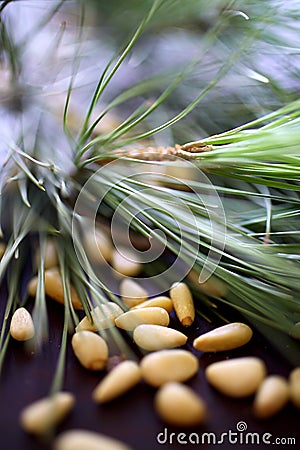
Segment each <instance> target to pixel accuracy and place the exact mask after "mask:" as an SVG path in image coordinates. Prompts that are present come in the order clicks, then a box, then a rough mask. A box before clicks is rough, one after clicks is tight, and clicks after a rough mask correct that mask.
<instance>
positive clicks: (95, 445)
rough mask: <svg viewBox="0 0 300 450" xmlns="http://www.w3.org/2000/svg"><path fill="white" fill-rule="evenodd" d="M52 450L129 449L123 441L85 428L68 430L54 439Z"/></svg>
mask: <svg viewBox="0 0 300 450" xmlns="http://www.w3.org/2000/svg"><path fill="white" fill-rule="evenodd" d="M53 449H54V450H130V447H129V446H128V445H126V444H124V443H123V442H121V441H119V440H117V439H114V438H111V437H109V436H106V435H104V434H100V433H95V432H93V431H87V430H68V431H65V432H63V433H61V434H60V435H59V436H58V437H57V438H56V439H55V441H54V446H53Z"/></svg>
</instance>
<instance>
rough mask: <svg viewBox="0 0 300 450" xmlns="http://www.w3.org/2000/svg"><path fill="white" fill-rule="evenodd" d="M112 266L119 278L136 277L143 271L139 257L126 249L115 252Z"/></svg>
mask: <svg viewBox="0 0 300 450" xmlns="http://www.w3.org/2000/svg"><path fill="white" fill-rule="evenodd" d="M111 264H112V267H113V269H115V271H116V272H117V273H116V275H117V276H126V277H135V276H137V275H139V274H140V273H141V271H142V265H141V263H140V262H139V258H138V256H137V255H136V254H135V253H134V252H133V251H129V250H127V249H126V248H125V247H123V248H121V249H120V252H119V251H118V250H117V249H115V250H114V251H113V253H112V261H111Z"/></svg>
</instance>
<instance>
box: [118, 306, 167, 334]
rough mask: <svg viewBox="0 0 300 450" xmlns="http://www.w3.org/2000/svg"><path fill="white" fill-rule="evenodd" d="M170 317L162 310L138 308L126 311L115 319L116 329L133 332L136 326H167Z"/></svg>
mask: <svg viewBox="0 0 300 450" xmlns="http://www.w3.org/2000/svg"><path fill="white" fill-rule="evenodd" d="M169 322H170V317H169V314H168V313H167V311H166V310H165V309H163V308H158V307H152V308H140V309H134V310H133V309H132V310H130V311H127V312H125V313H123V314H122V315H120V316H119V317H117V318H116V319H115V324H116V326H117V327H118V328H122V329H123V330H126V331H133V330H134V329H135V328H136V327H137V326H138V325H141V324H143V323H150V324H153V325H162V326H165V327H166V326H168V325H169Z"/></svg>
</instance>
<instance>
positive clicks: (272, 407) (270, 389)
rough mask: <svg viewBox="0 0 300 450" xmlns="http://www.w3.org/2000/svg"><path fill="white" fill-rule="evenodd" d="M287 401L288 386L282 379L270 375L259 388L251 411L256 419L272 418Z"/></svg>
mask: <svg viewBox="0 0 300 450" xmlns="http://www.w3.org/2000/svg"><path fill="white" fill-rule="evenodd" d="M288 400H289V385H288V382H287V380H286V379H285V378H284V377H281V376H279V375H270V376H268V377H267V378H265V380H264V381H263V382H262V383H261V385H260V386H259V388H258V390H257V392H256V395H255V399H254V405H253V410H254V414H255V416H256V417H258V418H260V419H267V418H269V417H271V416H274V415H275V414H277V413H278V412H279V411H281V410H282V408H283V407H284V406H285V405H286V404H287V402H288Z"/></svg>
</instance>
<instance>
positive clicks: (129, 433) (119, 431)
mask: <svg viewBox="0 0 300 450" xmlns="http://www.w3.org/2000/svg"><path fill="white" fill-rule="evenodd" d="M3 304H4V298H3V296H2V298H1V305H2V306H1V308H3ZM48 309H49V320H50V337H49V342H48V343H47V344H45V345H44V347H43V349H42V351H41V352H40V353H38V354H36V355H32V354H28V353H27V352H26V350H25V347H24V344H22V343H19V342H10V344H9V348H8V353H7V358H6V361H5V364H4V368H3V373H2V376H1V382H0V401H1V403H0V408H1V409H0V450H21V449H22V450H43V449H45V450H47V449H50V448H51V443H49V444H47V443H43V442H39V441H38V440H36V439H35V438H34V437H32V436H28V435H27V434H25V433H24V432H23V431H22V429H21V428H20V426H19V422H18V420H19V419H18V418H19V413H20V411H21V409H22V408H23V407H24V406H26V405H27V404H29V403H31V402H32V401H34V400H36V399H38V398H40V397H43V396H45V395H47V393H48V392H49V387H50V386H51V382H52V377H53V374H54V370H55V364H56V361H57V357H58V352H59V346H60V339H61V329H62V320H63V307H62V306H60V305H58V304H56V303H54V302H51V301H49V304H48ZM177 325H178V324H177V323H176V321H175V326H177ZM208 328H209V325H208V324H207V323H206V322H204V321H203V320H202V319H200V318H197V321H196V323H195V325H194V326H193V327H191V329H190V330H189V341H188V344H187V348H189V349H191V350H192V345H191V343H192V340H193V337H194V336H196V335H197V334H198V333H199V332H200V331H201V332H204V331H205V330H207V329H208ZM196 354H197V356H198V357H199V362H200V370H199V373H198V374H197V376H196V377H194V378H193V379H191V380H190V381H189V382H188V383H187V384H188V385H190V386H191V387H193V388H194V389H195V390H196V391H197V392H198V393H199V394H200V395H201V396H202V397H203V398H204V399H205V401H206V403H207V405H208V409H209V417H208V418H207V421H206V422H205V424H203V425H202V426H201V427H199V428H197V429H192V430H187V429H173V428H171V427H166V426H165V425H164V424H163V423H162V422H161V421H160V420H159V419H158V418H157V416H156V414H155V412H154V409H153V397H154V394H155V389H153V388H151V387H149V386H147V385H145V384H144V383H141V384H140V385H139V386H137V387H136V388H135V389H134V390H133V391H131V392H129V393H128V394H126V395H125V396H124V397H122V398H120V399H118V400H116V401H114V402H111V403H110V404H106V405H102V406H99V405H96V404H95V403H94V402H93V401H92V399H91V393H92V391H93V389H94V387H95V386H96V384H97V383H98V382H99V380H100V379H101V377H102V376H103V373H92V372H89V371H87V370H85V369H84V368H82V367H81V366H80V365H79V363H78V362H77V360H76V359H75V357H74V355H73V353H72V349H71V348H70V345H68V352H67V364H66V373H65V383H64V389H65V390H68V391H70V392H72V393H74V395H75V397H76V406H75V408H74V410H73V411H72V413H71V414H70V416H69V417H68V418H67V420H66V421H65V422H64V423H63V424H62V425H60V426H59V428H58V430H57V432H61V431H63V430H67V429H70V428H83V429H88V430H94V431H98V432H103V433H105V434H108V435H110V436H113V437H116V438H119V439H121V440H123V441H125V442H126V443H128V444H130V445H131V446H132V448H133V449H135V450H153V449H160V448H170V449H171V448H172V449H177V448H178V449H179V448H180V449H181V448H191V449H192V448H196V447H197V445H192V444H183V443H178V442H177V437H178V434H179V433H180V432H183V433H186V435H187V436H186V438H184V437H183V436H181V440H188V436H189V433H191V432H195V433H198V435H199V437H200V439H201V436H202V433H205V432H209V433H215V434H216V437H217V438H218V439H220V437H221V434H222V433H225V432H229V430H232V432H236V431H237V430H236V426H237V423H238V422H241V421H243V422H245V423H246V424H247V432H251V433H258V434H259V439H262V436H263V434H264V433H270V434H271V435H272V436H271V437H270V438H269V440H270V442H271V443H273V442H275V440H276V439H278V438H279V439H280V438H295V439H296V442H297V448H299V443H300V429H299V428H300V426H299V425H300V421H299V419H300V411H299V410H296V408H294V407H293V406H292V405H289V406H288V407H286V408H285V409H284V411H282V412H281V413H280V414H278V415H277V416H276V417H274V418H272V419H270V420H264V421H259V420H256V419H254V417H253V414H252V400H253V399H252V398H249V399H244V400H232V399H229V398H226V397H225V396H223V395H221V394H219V393H218V392H216V391H215V390H214V389H213V388H211V387H210V386H209V385H208V383H207V382H206V380H205V377H204V369H205V367H206V366H207V365H208V364H210V363H212V362H213V361H216V360H221V359H224V358H227V357H237V356H246V355H257V356H260V357H261V358H263V359H264V361H265V362H266V365H267V368H268V372H269V373H270V374H275V373H276V374H282V375H284V376H288V374H289V371H290V369H291V366H290V365H289V364H288V363H287V362H286V361H285V359H284V358H283V357H282V356H281V355H279V354H278V353H277V352H276V351H275V350H274V349H273V348H272V347H271V346H270V344H269V343H267V342H266V341H265V340H264V339H263V338H262V337H261V336H260V335H259V334H258V333H255V334H254V338H253V339H252V341H251V343H249V344H247V345H246V346H245V347H243V348H241V349H237V350H234V351H231V352H228V353H226V354H225V353H222V354H215V355H214V354H201V353H200V352H196ZM165 428H167V430H168V434H167V436H168V437H167V442H166V443H165V444H162V443H161V444H160V443H159V442H158V441H157V435H158V434H159V433H162V432H164V430H165ZM171 433H176V434H175V435H173V437H172V443H170V442H171V441H170V440H171V437H170V434H171ZM243 435H245V432H244V433H243ZM165 436H166V435H161V441H164V440H165ZM239 439H240V434H239ZM216 446H223V447H224V448H245V447H246V448H247V447H248V448H258V447H259V448H260V447H262V448H263V447H265V448H267V447H270V445H262V444H261V445H259V446H257V445H250V444H248V445H245V444H240V443H237V444H230V443H229V442H228V440H227V439H226V438H225V440H224V443H223V444H222V445H221V444H219V445H216ZM273 446H274V445H273ZM200 447H201V448H207V449H208V448H211V447H214V445H212V444H206V445H200ZM280 447H282V446H281V445H275V448H280ZM288 447H289V448H295V447H296V446H295V445H288ZM82 450H84V449H82ZM104 450H105V449H104Z"/></svg>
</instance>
